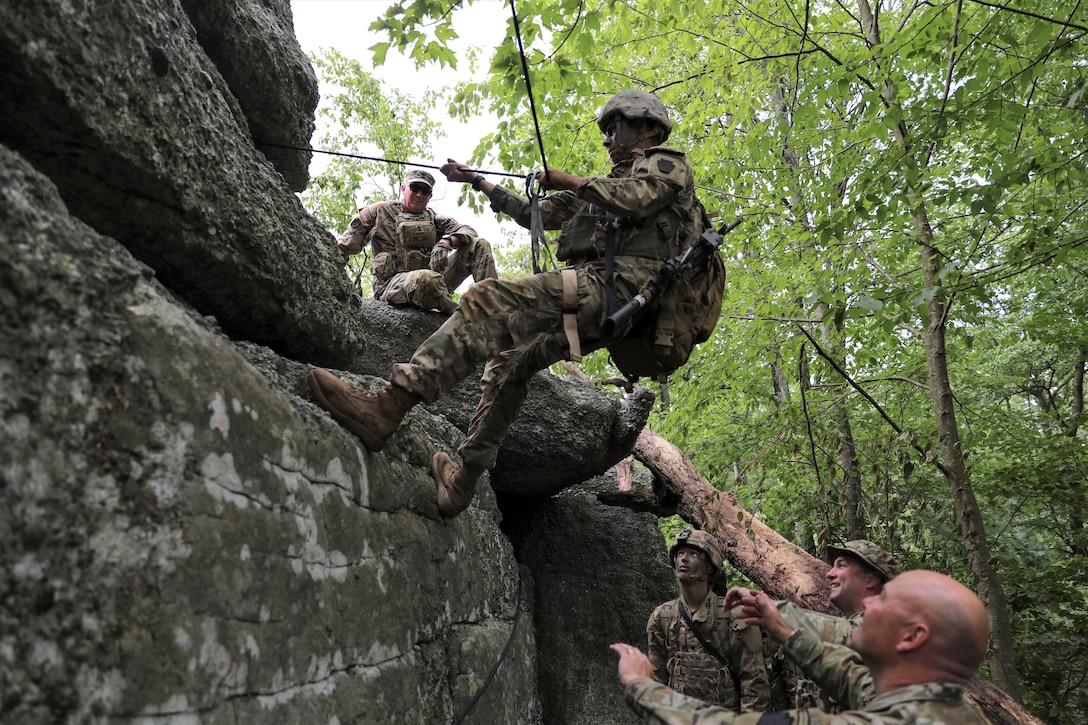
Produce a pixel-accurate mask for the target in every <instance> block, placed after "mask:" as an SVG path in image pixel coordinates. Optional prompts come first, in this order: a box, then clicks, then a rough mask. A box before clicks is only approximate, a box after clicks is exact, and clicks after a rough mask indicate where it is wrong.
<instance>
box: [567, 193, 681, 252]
mask: <svg viewBox="0 0 1088 725" xmlns="http://www.w3.org/2000/svg"><path fill="white" fill-rule="evenodd" d="M561 229H562V231H561V233H560V235H559V241H558V244H557V245H556V250H555V256H556V259H558V260H560V261H561V262H582V261H586V260H592V259H601V258H603V257H604V256H605V252H606V250H607V243H608V236H609V235H610V234H611V235H613V238H614V242H613V243H614V245H615V255H616V256H617V257H646V258H648V259H659V260H661V261H665V260H666V259H669V258H670V257H673V256H675V255H676V254H677V253H678V252H679V251H680V244H679V241H678V236H679V235H678V231H679V229H680V214H679V213H678V212H677V210H676V209H674V208H673V207H669V208H666V209H663V210H662V211H661V212H659V213H658V215H657V218H656V219H654V220H653V221H652V222H647V221H639V220H635V219H631V218H629V217H617V216H615V215H612V214H609V213H608V212H606V211H605V210H604V209H602V208H600V207H599V206H596V205H594V204H586V205H585V206H584V207H583V208H582V209H581V210H580V211H579V212H578V213H577V214H575V215H574V216H573V217H571V218H570V219H568V220H567V221H565V222H563V226H562V227H561Z"/></svg>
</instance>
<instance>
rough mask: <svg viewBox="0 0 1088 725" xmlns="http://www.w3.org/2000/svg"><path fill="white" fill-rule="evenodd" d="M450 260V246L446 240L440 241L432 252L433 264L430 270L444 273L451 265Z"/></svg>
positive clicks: (431, 263)
mask: <svg viewBox="0 0 1088 725" xmlns="http://www.w3.org/2000/svg"><path fill="white" fill-rule="evenodd" d="M449 258H450V246H449V244H447V243H446V240H442V241H440V242H439V243H438V244H436V245H434V248H433V249H432V250H431V262H430V268H431V271H432V272H444V271H445V270H446V267H447V266H448V265H449Z"/></svg>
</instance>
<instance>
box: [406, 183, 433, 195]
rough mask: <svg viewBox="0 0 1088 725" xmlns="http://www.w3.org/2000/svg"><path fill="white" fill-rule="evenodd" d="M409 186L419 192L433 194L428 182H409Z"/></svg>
mask: <svg viewBox="0 0 1088 725" xmlns="http://www.w3.org/2000/svg"><path fill="white" fill-rule="evenodd" d="M408 188H409V189H411V190H412V191H414V192H415V193H417V194H425V195H427V196H430V195H431V187H429V186H427V185H426V184H409V185H408Z"/></svg>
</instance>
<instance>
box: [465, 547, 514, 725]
mask: <svg viewBox="0 0 1088 725" xmlns="http://www.w3.org/2000/svg"><path fill="white" fill-rule="evenodd" d="M521 585H522V582H521V570H520V569H519V570H518V599H517V604H515V605H514V623H513V625H511V627H510V636H509V637H508V638H507V639H506V646H505V647H503V648H502V654H501V655H499V659H498V661H497V662H496V663H495V666H494V667H492V668H491V671H490V672H488V673H487V677H486V678H485V679H484V683H483V684H482V685H480V687H479V689H478V690H476V694H475V695H473V696H472V699H471V700H469V702H468V704H467V705H466V706H465V709H464V710H462V711H461V713H460V714H459V715H458V716H457V717H455V718H454V719H453V720H452V721H451V725H460V723H461V721H463V720H464V719H465V717H466V716H468V714H469V712H471V711H472V708H474V707H476V703H477V702H479V700H480V698H481V697H483V694H484V692H485V691H486V690H487V688H488V687H489V686H490V685H491V681H492V680H494V679H495V675H496V674H497V673H498V671H499V666H500V665H501V664H502V663H503V660H505V659H506V655H507V654H509V653H510V646H511V645H512V644H513V643H514V635H515V634H516V633H517V631H518V619H519V618H520V617H521Z"/></svg>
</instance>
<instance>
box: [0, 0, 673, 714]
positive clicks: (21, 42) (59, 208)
mask: <svg viewBox="0 0 1088 725" xmlns="http://www.w3.org/2000/svg"><path fill="white" fill-rule="evenodd" d="M187 11H188V12H187ZM189 12H191V13H192V16H190V15H189ZM289 17H290V11H289V7H288V3H287V0H265V1H264V2H262V3H242V2H238V1H236V0H209V2H204V3H197V2H192V3H179V2H176V1H175V0H165V2H150V0H116V1H115V2H112V3H110V4H109V8H108V12H107V11H105V10H104V9H103V8H99V7H97V6H89V5H81V4H79V3H75V4H73V3H70V2H63V1H62V0H42V1H40V2H34V3H31V2H26V3H0V98H2V99H3V101H4V107H5V111H6V112H5V114H3V115H0V251H2V252H3V254H0V563H2V565H3V570H4V571H5V572H7V576H6V578H5V579H4V580H3V581H2V583H0V692H2V693H3V694H2V697H0V721H2V722H5V723H8V722H11V723H37V722H45V721H65V722H114V721H118V722H119V721H131V720H141V719H147V720H151V719H164V720H172V721H179V722H181V721H185V722H189V721H200V722H209V723H218V722H224V723H226V722H232V723H233V722H239V721H244V722H270V723H271V722H285V723H288V722H311V721H327V722H332V721H338V722H347V721H353V722H368V723H369V722H375V723H381V722H389V723H403V722H421V723H431V722H445V721H450V720H456V721H464V722H466V723H496V722H501V723H539V722H549V723H550V722H555V723H561V722H585V721H599V722H612V721H615V722H625V721H627V720H626V719H625V718H629V716H628V715H627V711H626V710H624V709H623V707H622V704H621V703H620V700H619V697H618V694H617V693H618V688H617V687H616V686H615V659H614V657H613V655H612V654H611V653H610V652H608V651H607V649H606V648H603V647H598V646H596V645H597V644H599V643H600V641H603V639H605V638H610V637H618V638H625V639H631V640H635V641H638V640H639V639H640V638H639V636H638V635H639V632H640V631H641V628H642V625H643V623H644V622H645V617H646V614H647V613H648V609H647V607H649V606H650V604H651V602H652V601H653V600H655V599H658V598H660V596H661V594H662V593H663V592H664V591H665V590H667V589H669V588H670V585H671V583H672V578H671V575H670V574H669V572H668V569H667V568H664V569H662V570H661V572H660V578H657V576H656V572H657V569H658V568H656V567H655V568H647V567H646V566H645V564H646V558H647V557H648V556H660V553H661V551H662V550H663V547H662V546H661V541H660V535H659V534H658V532H657V530H656V527H655V522H654V520H653V518H652V517H649V516H636V515H633V514H630V513H628V512H624V511H611V510H609V509H604V508H602V507H601V506H600V505H598V504H596V503H595V502H594V501H593V500H592V499H589V498H586V497H584V496H583V497H581V498H579V499H578V500H577V501H574V502H573V503H572V501H568V500H566V499H565V498H564V499H555V500H551V499H549V498H548V497H550V496H552V495H553V494H556V493H557V492H560V491H563V490H565V489H566V488H567V487H569V486H571V485H573V484H577V483H580V482H582V481H584V480H586V479H588V478H590V477H591V476H593V475H594V474H596V473H599V472H601V471H605V470H607V469H608V468H609V467H610V466H611V465H612V464H613V463H615V462H616V461H618V460H620V459H621V458H623V457H624V456H625V455H626V454H627V453H628V452H629V450H630V448H631V445H632V443H633V441H634V439H635V436H636V435H637V433H638V431H639V430H640V429H641V428H642V427H643V425H644V424H645V420H646V417H647V415H648V413H649V407H650V403H651V400H652V396H651V395H650V394H649V393H648V392H647V391H645V390H636V392H635V393H633V394H631V395H628V396H622V395H619V394H616V393H612V392H609V391H603V390H600V389H598V388H596V387H595V386H593V385H590V384H587V383H584V382H580V381H575V380H568V379H565V378H559V377H556V376H554V375H551V374H550V373H546V372H545V373H541V374H540V375H538V376H537V377H536V378H535V379H534V381H533V383H532V387H531V391H530V395H529V397H528V400H527V401H526V404H525V407H524V409H523V411H522V415H521V416H520V418H519V420H518V422H517V423H516V425H515V426H514V428H513V430H512V431H511V433H510V435H509V437H508V438H507V440H506V442H505V444H504V446H503V448H502V449H501V451H500V455H499V462H498V464H497V465H496V467H495V469H494V470H493V471H492V472H491V473H490V474H489V475H488V476H485V477H484V479H483V480H482V482H481V485H480V490H479V493H478V495H477V497H476V499H475V501H474V502H473V504H472V506H471V507H470V508H469V509H468V510H467V511H466V512H464V513H463V514H462V515H461V516H459V517H458V518H456V519H454V520H452V521H450V520H445V519H443V518H442V517H441V516H440V515H439V513H438V511H437V506H436V502H435V484H434V482H433V480H432V479H431V477H430V474H429V461H430V457H431V455H432V453H433V452H434V451H436V450H440V449H441V450H447V451H450V452H451V453H452V452H455V451H456V449H457V446H458V445H459V444H460V442H461V441H462V440H463V431H464V429H465V428H466V427H467V424H468V421H469V419H470V418H471V416H472V413H473V411H474V410H475V407H476V401H477V398H478V395H479V393H478V388H477V381H476V379H475V377H474V376H470V378H469V379H468V380H466V381H464V382H463V383H462V384H461V385H460V386H458V388H457V389H456V390H454V391H453V392H452V393H451V394H450V395H449V396H446V397H444V398H442V399H440V400H439V401H436V402H435V403H434V404H432V405H429V406H419V407H417V408H416V409H414V410H413V411H412V412H411V413H410V415H409V416H408V419H407V421H406V423H405V425H403V426H402V427H401V429H400V430H399V431H398V433H397V435H396V436H394V438H393V440H392V441H391V443H390V445H389V446H388V447H387V448H386V450H385V451H383V452H382V453H379V454H370V453H368V452H366V451H365V450H364V449H363V448H362V447H361V446H360V445H359V442H358V440H356V439H355V437H354V436H352V435H351V434H350V433H348V432H347V431H346V430H345V429H344V428H342V427H341V426H339V425H337V424H336V423H335V422H334V421H333V420H332V419H331V418H330V417H329V416H328V414H327V413H325V412H324V411H323V410H321V409H319V408H318V407H317V406H316V405H314V404H313V402H312V399H311V396H310V393H309V391H308V389H307V388H306V385H305V374H306V372H307V370H308V369H309V368H310V366H311V365H322V366H328V367H333V368H335V369H337V370H338V371H340V373H341V374H342V375H343V376H344V377H345V378H347V379H349V380H351V381H353V382H356V383H359V384H362V385H378V384H381V382H382V379H381V376H384V375H386V374H387V373H388V368H389V365H390V364H391V363H392V362H393V361H396V360H403V359H407V358H408V357H409V356H410V354H411V352H412V350H414V349H415V346H416V345H417V344H418V343H419V342H420V341H421V340H423V339H425V337H426V336H427V335H429V334H430V333H431V332H433V331H434V329H435V328H436V327H437V326H438V325H439V324H440V323H441V322H442V318H441V317H440V316H438V315H433V314H429V313H424V312H419V311H414V310H397V309H394V308H391V307H388V306H386V305H381V304H379V303H375V302H373V301H364V300H362V299H361V298H360V296H359V294H358V292H357V290H355V289H354V288H353V287H352V286H351V284H350V283H349V282H348V279H347V277H346V276H345V275H344V273H343V271H342V269H341V265H340V260H339V258H338V255H337V253H336V251H335V248H334V244H333V237H332V235H331V234H330V233H329V232H328V231H327V230H325V229H324V228H322V226H321V225H320V224H319V223H318V222H317V221H316V220H315V219H313V217H311V216H310V215H309V214H307V213H306V211H305V210H304V209H303V208H302V207H301V205H300V204H299V201H298V199H297V197H296V196H295V194H294V193H293V192H292V187H293V186H294V187H297V183H296V182H297V180H298V179H297V177H296V179H295V180H294V181H290V182H287V181H285V177H286V178H289V177H291V176H292V173H296V172H297V171H298V168H297V167H296V169H295V172H292V171H291V163H301V162H299V161H298V159H294V160H293V161H292V160H291V159H287V160H283V159H279V160H276V161H275V164H276V165H275V166H274V165H273V164H272V163H270V162H269V160H268V158H266V156H265V154H263V153H261V151H260V150H258V143H259V142H261V141H266V142H267V141H268V140H269V136H268V135H266V134H265V132H264V131H260V132H259V131H258V129H259V128H261V124H262V123H265V124H267V123H269V121H268V120H267V119H265V120H264V121H262V120H261V119H259V118H258V116H261V115H262V113H264V111H262V109H268V108H273V107H277V106H278V107H279V111H281V112H282V114H283V116H274V115H273V116H270V117H269V118H272V119H275V118H286V119H289V120H290V121H291V123H287V127H289V128H290V129H292V130H290V131H288V136H289V137H291V138H294V137H296V136H297V135H300V134H301V135H305V134H306V132H307V131H306V129H307V128H309V126H308V124H312V112H313V108H312V105H311V103H310V100H309V97H308V96H307V92H306V86H307V83H306V79H305V78H300V77H295V76H297V74H298V73H300V72H301V73H302V74H303V75H304V76H305V75H306V73H305V71H304V70H302V71H300V65H299V64H300V62H301V61H300V60H299V59H300V57H301V55H300V51H297V42H296V41H295V40H294V38H293V35H292V34H291V30H290V24H289V23H288V22H285V21H284V19H285V18H289ZM220 26H221V27H220ZM260 46H265V47H260ZM266 53H267V55H266ZM256 68H260V69H261V70H260V72H257V71H255V70H254V71H252V72H254V73H257V75H261V74H263V77H261V78H259V79H257V78H256V77H255V76H254V77H250V76H249V75H247V73H248V72H250V70H248V69H256ZM254 83H259V84H260V89H263V90H260V89H258V91H257V92H256V94H255V95H257V96H259V95H261V94H266V95H268V96H269V97H267V98H263V99H260V98H255V95H253V94H250V95H247V93H246V91H249V90H253V89H249V88H246V86H247V85H250V84H254ZM280 88H282V89H284V90H283V92H282V93H281V94H277V89H280ZM271 123H272V124H273V125H274V124H276V123H279V121H276V120H272V121H271ZM292 123H293V125H292ZM286 145H291V144H286ZM495 492H500V493H502V494H503V501H504V503H500V500H499V499H498V498H497V497H496V495H495ZM572 506H573V508H570V507H572ZM608 538H611V539H612V540H614V541H615V542H622V541H625V540H630V541H637V542H639V543H638V545H637V546H619V545H617V546H615V547H614V550H613V551H612V552H611V553H610V555H609V557H608V560H607V562H606V563H605V564H604V567H603V570H602V571H601V573H600V577H599V579H598V581H599V583H601V584H602V585H600V586H589V585H588V584H587V583H586V582H587V579H586V571H585V566H586V564H587V559H586V558H585V557H584V556H581V555H577V554H576V553H574V552H573V551H572V552H570V555H569V556H568V553H567V550H566V547H565V545H564V546H561V545H560V543H561V542H575V543H576V542H585V541H593V540H596V539H608ZM515 543H516V545H515ZM572 546H573V544H572ZM655 551H656V553H655ZM553 554H554V556H553ZM556 557H559V558H558V559H557V558H556ZM633 571H635V572H638V571H647V572H651V573H648V574H646V575H645V576H635V577H632V576H630V572H633ZM538 579H539V580H540V582H542V583H540V582H538ZM580 589H581V590H584V591H583V597H582V599H580V600H579V601H578V602H577V606H578V608H577V609H574V608H572V605H571V602H570V597H571V596H572V595H573V594H574V593H575V592H577V591H579V590H580ZM618 601H620V602H630V603H631V604H632V605H631V606H630V607H616V602H618ZM598 609H599V610H600V611H611V614H610V615H609V617H608V619H607V622H606V620H605V619H599V620H596V621H597V624H595V627H597V629H596V630H595V631H596V632H597V635H595V636H598V637H599V638H600V640H599V641H597V642H595V644H594V647H593V648H592V650H590V651H585V652H581V654H577V652H578V649H579V647H580V645H581V644H583V643H584V642H585V636H584V633H582V632H581V631H579V630H578V629H577V628H576V627H573V626H570V625H571V624H572V623H573V622H574V621H575V619H581V618H582V617H583V616H584V615H583V612H590V611H597V610H598ZM566 612H570V616H571V618H572V619H569V620H567V621H565V620H564V616H565V613H566ZM606 624H607V626H605V625H606ZM538 639H539V642H540V644H539V646H538ZM574 656H578V657H579V660H578V662H577V663H571V662H570V661H569V658H571V657H574ZM565 670H566V671H569V672H571V673H576V674H575V675H574V676H571V677H567V678H562V677H560V676H558V675H557V674H556V673H561V672H563V671H565ZM606 687H607V688H610V689H609V693H610V694H608V695H607V697H604V698H603V699H602V697H600V696H598V695H599V692H604V688H606ZM609 718H614V719H609Z"/></svg>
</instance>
